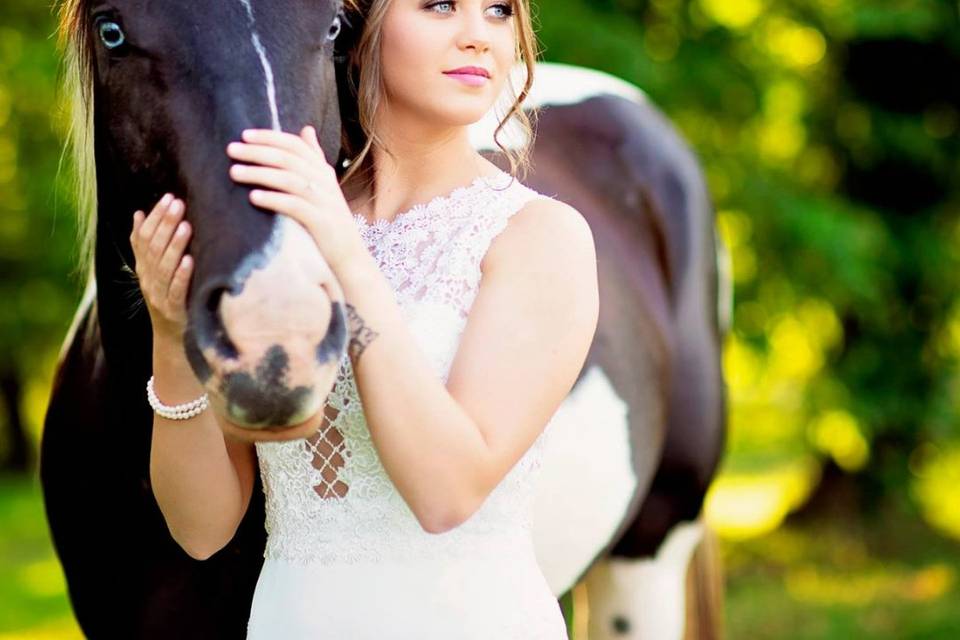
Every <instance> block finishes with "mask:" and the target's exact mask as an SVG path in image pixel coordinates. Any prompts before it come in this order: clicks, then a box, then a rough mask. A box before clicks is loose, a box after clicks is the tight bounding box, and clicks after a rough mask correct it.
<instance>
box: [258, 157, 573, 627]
mask: <svg viewBox="0 0 960 640" xmlns="http://www.w3.org/2000/svg"><path fill="white" fill-rule="evenodd" d="M537 197H544V196H542V195H540V194H538V193H537V192H536V191H534V190H532V189H530V188H528V187H526V186H524V185H523V184H521V183H520V182H519V181H517V180H513V179H512V178H511V176H510V175H509V174H507V173H504V172H500V173H498V174H495V175H492V176H487V177H479V178H477V179H476V180H475V181H474V182H473V183H472V184H470V185H468V186H464V187H460V188H458V189H456V190H454V191H453V192H451V193H449V194H447V195H445V196H440V197H438V198H435V199H433V200H432V201H430V202H429V203H426V204H423V205H418V206H415V207H414V208H412V209H410V210H409V211H406V212H403V213H401V214H399V215H398V216H396V217H395V218H394V219H393V220H390V221H378V222H376V223H375V224H372V225H371V224H369V223H367V221H366V220H365V219H364V218H363V217H361V216H359V215H357V216H355V218H356V222H357V225H358V228H359V229H360V232H361V234H362V236H363V237H364V239H365V240H366V242H367V245H368V247H369V249H370V251H371V253H372V255H373V256H374V257H375V258H376V259H377V261H378V263H379V266H380V269H381V271H382V272H383V274H384V275H385V276H386V278H387V279H388V280H389V282H390V284H391V286H392V288H393V290H394V292H395V295H396V300H397V303H398V304H399V305H400V307H401V309H402V310H403V314H404V317H405V319H406V320H407V322H408V324H409V326H410V327H411V329H412V332H413V334H414V336H415V337H416V339H417V342H418V344H419V346H420V348H421V349H422V350H423V351H424V353H425V354H426V356H427V357H428V359H429V361H430V362H431V364H432V365H433V367H434V369H435V370H436V374H437V376H439V377H440V378H441V379H442V380H444V382H445V381H446V380H447V376H448V374H449V369H450V365H451V363H452V360H453V357H454V355H455V353H456V350H457V345H458V343H459V341H460V335H461V332H462V331H463V329H464V326H465V324H466V320H467V314H468V312H469V311H470V306H471V304H472V302H473V299H474V297H475V296H476V293H477V290H478V287H479V283H480V277H481V273H480V261H481V259H482V258H483V256H484V254H485V253H486V251H487V247H488V246H489V245H490V242H491V240H492V239H493V237H494V236H496V235H497V234H498V233H499V232H501V231H502V230H503V229H504V228H505V227H506V224H507V220H508V218H509V217H510V216H511V215H512V214H514V213H516V212H517V211H518V210H520V208H522V206H523V205H524V204H525V203H526V202H528V201H529V200H531V199H534V198H537ZM504 313H509V310H504ZM327 400H328V405H327V408H326V410H325V415H326V417H327V419H326V420H325V421H324V424H323V425H322V426H321V427H320V429H319V430H318V431H317V433H316V434H314V435H313V436H312V437H310V438H308V439H306V440H296V441H291V442H281V443H258V444H257V446H256V447H257V454H258V457H259V465H260V473H261V477H262V479H263V485H264V493H265V495H266V509H267V520H266V529H267V533H268V540H267V546H266V551H265V553H264V557H265V562H264V565H263V569H262V571H261V573H260V578H259V581H258V583H257V588H256V592H255V594H254V598H253V606H252V610H251V615H250V620H249V626H248V636H247V637H248V638H249V639H256V640H281V639H282V640H300V639H307V638H309V639H311V640H319V639H324V640H326V639H336V640H366V639H370V640H373V639H376V640H394V639H396V640H413V639H416V640H440V639H443V640H454V639H471V640H472V639H476V640H480V639H483V640H540V639H543V640H558V639H561V638H566V637H567V634H566V629H565V625H564V621H563V617H562V615H561V612H560V609H559V606H558V604H557V600H556V599H555V597H554V595H553V593H552V592H551V591H550V588H549V587H548V585H547V582H546V580H545V578H544V577H543V574H542V573H541V571H540V569H539V567H538V566H537V562H536V558H535V556H534V549H533V544H532V541H531V535H530V528H531V521H530V507H531V501H532V497H533V492H534V487H535V485H534V482H535V480H536V477H537V472H538V470H539V465H540V459H541V455H542V452H543V447H544V443H545V438H546V437H548V436H549V431H550V429H549V425H547V427H546V428H545V429H544V431H543V432H542V433H541V435H540V436H539V437H538V438H537V440H536V441H535V442H534V444H533V446H532V447H531V448H530V449H529V450H528V451H527V452H526V453H525V455H524V456H523V457H522V458H521V459H520V461H519V462H518V463H517V464H516V466H515V467H514V468H513V469H511V471H510V472H509V473H508V474H507V476H506V477H505V478H504V479H503V481H502V482H501V483H500V484H499V485H498V486H497V487H496V488H495V489H494V490H493V492H492V493H491V494H490V495H489V496H488V498H487V500H486V501H485V502H484V504H483V505H482V506H481V508H480V509H479V510H478V511H477V512H476V513H475V514H474V515H473V516H472V517H471V518H470V519H469V520H467V521H466V522H465V523H463V524H462V525H460V526H459V527H457V528H455V529H452V530H450V531H447V532H445V533H442V534H431V533H427V532H425V531H424V530H423V529H422V528H421V527H420V524H419V523H418V521H417V520H416V518H415V517H414V515H413V513H412V512H411V511H410V508H409V507H408V506H407V504H406V502H404V500H403V498H402V497H401V496H400V494H399V493H398V492H397V490H396V488H395V486H394V485H393V483H392V482H391V480H390V478H389V477H388V476H387V473H386V471H385V470H384V468H383V466H382V465H381V463H380V459H379V457H378V455H377V451H376V448H375V446H374V443H373V441H372V440H371V438H370V433H369V431H368V430H367V424H366V421H365V419H364V414H363V404H362V402H361V401H360V398H359V396H358V393H357V387H356V384H355V380H354V378H353V371H352V368H351V365H350V360H349V358H347V357H346V356H344V358H343V360H342V361H341V363H340V371H339V374H338V376H337V381H336V385H335V386H334V388H333V390H332V391H331V393H330V395H329V397H328V399H327Z"/></svg>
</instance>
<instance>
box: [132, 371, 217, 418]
mask: <svg viewBox="0 0 960 640" xmlns="http://www.w3.org/2000/svg"><path fill="white" fill-rule="evenodd" d="M147 402H149V403H150V408H152V409H153V410H154V412H155V413H156V414H157V415H158V416H160V417H163V418H166V419H167V420H189V419H190V418H192V417H194V416H196V415H199V414H200V413H201V412H202V411H203V410H204V409H206V408H207V407H208V406H209V404H208V402H207V394H203V395H202V396H200V397H199V398H197V399H196V400H191V401H190V402H184V403H183V404H177V405H173V406H168V405H165V404H163V403H162V402H160V398H158V397H157V392H156V391H154V390H153V376H150V379H149V380H147Z"/></svg>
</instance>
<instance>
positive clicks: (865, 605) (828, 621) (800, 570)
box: [723, 508, 960, 640]
mask: <svg viewBox="0 0 960 640" xmlns="http://www.w3.org/2000/svg"><path fill="white" fill-rule="evenodd" d="M723 549H724V551H723V556H724V570H725V572H726V577H727V581H726V582H727V594H726V595H727V598H726V616H727V633H728V637H729V638H730V639H731V640H736V639H739V638H749V639H750V640H764V639H766V638H771V639H772V638H777V639H780V638H791V639H793V640H814V639H816V640H831V639H834V638H836V639H838V640H839V639H841V638H842V639H844V640H847V639H850V638H857V639H859V638H870V639H871V640H894V639H895V640H921V639H922V640H939V639H944V640H947V639H950V640H953V639H955V638H960V607H958V604H960V553H958V551H960V545H958V544H957V543H956V542H954V541H950V540H947V539H945V538H943V537H941V536H939V535H937V534H936V533H934V532H933V531H931V530H930V529H929V528H928V527H926V526H925V525H924V524H923V523H921V522H919V521H918V520H917V519H916V518H915V517H911V516H909V515H908V514H904V513H900V512H897V511H896V510H895V509H893V508H888V509H887V510H886V511H885V512H884V513H882V514H881V515H880V516H879V517H878V518H876V520H875V521H871V522H859V521H856V520H851V519H849V518H844V519H840V518H831V519H820V520H812V521H805V522H799V523H798V522H791V521H789V520H788V522H787V523H786V524H785V525H783V526H781V527H780V528H779V529H777V530H776V531H774V532H773V533H770V534H768V535H766V536H764V537H762V538H757V539H754V540H750V541H748V542H742V543H736V544H733V543H725V544H724V545H723Z"/></svg>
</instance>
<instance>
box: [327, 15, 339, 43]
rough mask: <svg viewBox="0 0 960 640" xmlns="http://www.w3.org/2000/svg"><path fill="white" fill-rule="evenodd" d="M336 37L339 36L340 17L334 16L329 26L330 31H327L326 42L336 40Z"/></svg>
mask: <svg viewBox="0 0 960 640" xmlns="http://www.w3.org/2000/svg"><path fill="white" fill-rule="evenodd" d="M338 35H340V16H336V17H335V18H334V19H333V22H332V23H331V24H330V29H328V30H327V40H336V39H337V36H338Z"/></svg>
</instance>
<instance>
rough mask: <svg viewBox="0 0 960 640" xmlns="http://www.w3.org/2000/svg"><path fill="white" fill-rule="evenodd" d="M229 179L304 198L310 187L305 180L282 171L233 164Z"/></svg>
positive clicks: (289, 172)
mask: <svg viewBox="0 0 960 640" xmlns="http://www.w3.org/2000/svg"><path fill="white" fill-rule="evenodd" d="M230 177H231V178H233V179H234V180H235V181H236V182H241V183H244V184H256V185H259V186H262V187H268V188H270V189H276V190H277V191H285V192H287V193H291V194H297V195H300V196H306V195H307V190H308V188H309V187H310V182H309V181H308V180H307V178H304V177H303V176H300V175H297V174H295V173H293V172H291V171H285V170H283V169H273V168H269V167H258V166H254V165H247V164H235V165H232V166H231V167H230Z"/></svg>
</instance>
